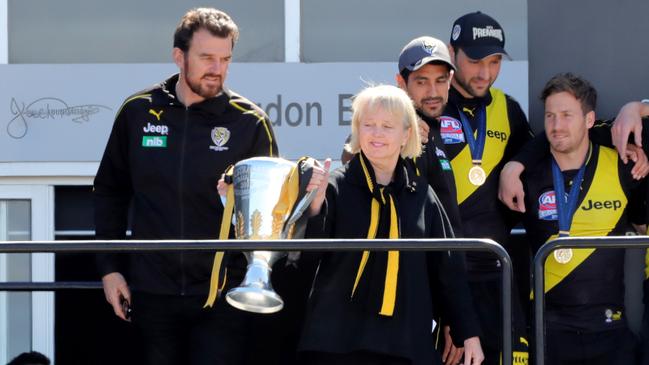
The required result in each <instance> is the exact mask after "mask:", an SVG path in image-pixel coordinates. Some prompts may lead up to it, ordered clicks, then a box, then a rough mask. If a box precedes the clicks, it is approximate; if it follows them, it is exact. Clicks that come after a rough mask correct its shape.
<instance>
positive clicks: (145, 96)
mask: <svg viewBox="0 0 649 365" xmlns="http://www.w3.org/2000/svg"><path fill="white" fill-rule="evenodd" d="M138 99H146V100H148V101H149V103H151V102H152V101H153V99H152V98H151V94H140V95H135V96H132V97H130V98H128V99H126V101H125V102H124V103H123V104H122V106H121V107H119V110H118V111H117V115H119V114H120V113H121V112H122V109H124V107H125V106H126V104H128V103H130V102H131V101H133V100H138Z"/></svg>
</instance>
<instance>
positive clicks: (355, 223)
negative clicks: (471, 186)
mask: <svg viewBox="0 0 649 365" xmlns="http://www.w3.org/2000/svg"><path fill="white" fill-rule="evenodd" d="M407 166H408V167H410V166H411V165H410V164H404V163H402V162H399V164H398V165H397V168H396V172H395V177H394V181H393V182H392V183H391V184H390V185H388V186H387V187H386V189H388V190H391V192H392V196H393V197H394V199H395V200H396V201H395V205H396V209H397V211H398V216H399V223H400V233H401V236H400V237H402V238H434V237H443V234H444V226H445V224H446V223H445V222H444V221H443V220H442V218H441V216H440V213H439V210H438V205H439V201H438V200H437V199H435V198H434V197H433V195H432V191H431V188H430V187H429V186H428V184H427V183H426V180H425V179H424V178H423V177H419V176H415V174H414V173H413V172H412V171H409V170H408V167H407ZM370 170H371V167H370ZM370 173H373V172H370ZM371 200H372V195H371V193H370V191H369V189H368V187H367V183H366V180H365V177H364V174H363V171H362V168H361V166H360V162H359V159H358V155H356V156H355V157H354V158H353V159H352V160H351V161H350V162H349V163H348V164H347V165H345V166H343V167H341V168H339V169H338V170H336V171H334V172H332V175H331V178H330V181H329V186H328V188H327V196H326V203H325V205H324V206H323V208H322V210H321V213H320V215H317V216H315V217H313V218H312V219H311V220H310V221H309V225H308V228H307V236H308V237H310V238H366V237H367V231H368V227H369V223H370V216H371V209H370V206H371ZM387 231H388V229H387V227H385V221H384V220H380V222H379V227H378V232H379V234H378V235H377V238H386V237H387ZM381 233H383V234H381ZM386 257H387V253H386V252H377V251H375V252H372V253H371V254H370V258H369V260H368V262H367V265H366V267H365V270H364V273H363V276H362V277H361V280H360V281H359V285H358V287H357V290H356V292H355V294H354V297H353V298H351V299H350V295H351V291H352V287H353V285H354V281H355V277H356V273H357V269H358V265H359V262H360V259H361V252H335V253H326V254H323V256H322V259H321V262H320V267H319V269H318V274H317V277H316V279H315V282H314V286H313V290H312V294H311V298H310V300H309V304H308V309H307V319H306V320H305V327H304V331H303V336H302V341H301V345H300V349H301V350H302V351H320V352H331V353H348V352H353V351H371V352H375V353H379V354H389V355H392V356H398V357H403V358H407V359H411V360H412V363H413V364H426V365H429V364H431V363H433V361H437V362H435V363H438V362H439V355H436V354H435V353H434V348H433V343H434V341H433V338H432V333H431V329H432V328H431V323H432V320H433V296H440V297H442V302H443V303H444V306H445V308H444V310H443V312H444V313H445V314H447V315H448V318H447V320H448V322H445V323H450V325H451V328H452V330H453V338H454V340H455V341H457V345H460V346H462V345H463V341H464V340H465V339H467V338H469V337H472V336H477V335H479V333H478V332H479V329H478V328H477V327H476V326H477V319H476V315H475V312H474V310H473V306H472V300H471V296H470V293H469V289H468V285H467V282H466V273H465V272H464V271H463V269H462V262H461V260H460V257H461V256H459V255H456V254H454V253H452V252H451V253H448V252H430V253H426V252H413V251H403V252H401V253H400V257H399V275H398V279H397V280H398V281H397V283H398V286H397V291H396V293H397V294H396V305H395V309H394V314H393V316H391V317H389V316H382V315H379V308H380V303H381V298H382V293H383V284H384V280H385V269H386V262H387V261H386V260H387V258H386ZM458 260H459V262H458Z"/></svg>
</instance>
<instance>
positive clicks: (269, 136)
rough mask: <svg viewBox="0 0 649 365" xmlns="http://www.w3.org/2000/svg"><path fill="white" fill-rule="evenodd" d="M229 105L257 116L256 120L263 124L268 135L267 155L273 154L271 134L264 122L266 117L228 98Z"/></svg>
mask: <svg viewBox="0 0 649 365" xmlns="http://www.w3.org/2000/svg"><path fill="white" fill-rule="evenodd" d="M230 105H232V106H233V107H235V108H237V109H238V110H240V111H242V112H243V114H252V115H254V116H255V117H257V120H258V121H260V122H261V124H262V125H263V126H264V129H265V130H266V135H267V136H268V142H269V149H270V151H269V156H273V135H272V134H271V133H270V128H269V127H268V123H266V118H264V116H262V115H259V113H257V111H256V110H254V109H246V108H244V107H243V106H241V105H239V104H237V103H236V102H235V101H234V100H230Z"/></svg>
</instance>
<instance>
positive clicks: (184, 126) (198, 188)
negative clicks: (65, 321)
mask: <svg viewBox="0 0 649 365" xmlns="http://www.w3.org/2000/svg"><path fill="white" fill-rule="evenodd" d="M177 81H178V76H177V75H175V76H172V77H171V78H169V79H168V80H166V81H164V82H162V83H161V84H158V85H155V86H153V87H152V88H150V89H147V90H144V91H142V92H139V93H137V94H135V95H134V96H132V97H130V98H128V99H127V100H126V101H125V102H124V104H123V106H122V108H121V109H120V111H119V112H118V114H117V117H116V120H115V124H114V126H113V129H112V132H111V134H110V138H109V140H108V144H107V146H106V150H105V152H104V156H103V158H102V160H101V164H100V166H99V171H98V172H97V176H96V178H95V182H94V200H95V226H96V227H95V228H96V237H97V239H124V238H125V231H126V228H127V220H128V210H129V205H130V204H132V208H133V211H132V237H133V239H216V238H218V233H219V226H220V223H221V216H222V213H223V206H222V204H221V202H220V199H219V195H218V192H217V189H216V185H217V181H218V179H219V178H220V176H221V174H222V173H223V172H224V171H225V169H226V167H227V166H229V165H230V164H234V163H236V162H237V161H240V160H243V159H246V158H249V157H253V156H269V155H276V154H277V145H276V142H275V138H274V135H273V132H272V129H271V124H270V121H269V119H268V117H267V116H266V114H265V113H264V112H263V111H262V110H261V109H260V108H259V107H257V106H256V105H255V104H253V103H252V102H250V101H248V100H247V99H245V98H243V97H242V96H239V95H237V94H235V93H234V92H231V91H229V90H225V91H224V92H223V93H221V94H220V95H218V96H216V97H214V98H210V99H208V100H204V101H202V102H200V103H196V104H193V105H191V106H190V107H185V106H184V105H183V104H182V103H181V102H180V101H179V100H178V99H177V97H176V94H175V85H176V82H177ZM212 260H213V253H210V252H182V251H177V252H155V253H142V254H134V255H130V257H129V262H128V263H129V264H130V265H128V266H126V265H125V264H126V263H127V262H125V261H124V257H119V256H118V255H100V257H99V258H98V262H99V270H100V273H101V274H102V275H105V274H107V273H110V272H116V271H117V272H123V270H125V269H126V268H128V269H129V271H130V278H128V279H129V284H131V286H132V287H133V288H134V289H135V290H140V291H146V292H151V293H157V294H181V295H184V294H191V295H207V291H208V279H209V275H210V272H211V267H212ZM230 278H232V277H230ZM228 281H229V282H232V280H228Z"/></svg>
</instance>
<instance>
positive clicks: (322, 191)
mask: <svg viewBox="0 0 649 365" xmlns="http://www.w3.org/2000/svg"><path fill="white" fill-rule="evenodd" d="M318 165H319V164H318ZM318 165H316V166H314V167H313V174H312V175H311V180H309V185H307V187H306V191H312V190H314V189H318V191H317V192H316V196H315V198H313V201H312V202H311V206H309V216H311V217H313V216H314V215H317V214H318V213H320V208H322V203H324V200H325V195H326V193H327V184H328V183H329V169H330V168H331V159H330V158H328V159H326V160H325V161H324V166H318Z"/></svg>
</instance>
